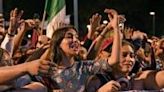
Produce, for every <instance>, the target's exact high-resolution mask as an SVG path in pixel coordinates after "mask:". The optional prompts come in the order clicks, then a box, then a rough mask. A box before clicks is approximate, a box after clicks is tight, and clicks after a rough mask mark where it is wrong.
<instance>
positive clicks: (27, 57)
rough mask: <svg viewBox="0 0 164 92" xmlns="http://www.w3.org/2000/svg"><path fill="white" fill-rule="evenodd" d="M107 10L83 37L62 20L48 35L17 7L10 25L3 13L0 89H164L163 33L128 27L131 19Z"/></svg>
mask: <svg viewBox="0 0 164 92" xmlns="http://www.w3.org/2000/svg"><path fill="white" fill-rule="evenodd" d="M104 12H105V13H106V14H107V15H108V18H109V22H108V23H107V24H102V23H101V17H102V16H101V15H99V14H98V13H96V14H94V15H93V16H92V17H91V18H90V20H89V21H90V28H89V29H88V33H87V35H86V37H83V38H84V40H79V34H78V31H77V30H76V28H75V27H74V26H73V25H70V24H69V25H68V24H63V23H61V24H62V25H60V26H59V27H58V28H57V29H54V33H53V35H52V38H48V37H47V36H46V35H45V34H43V33H42V28H41V26H40V25H41V22H40V20H39V19H27V20H23V19H22V18H21V17H22V15H23V11H19V10H18V9H17V8H15V9H13V10H12V11H11V12H10V21H9V27H8V28H6V27H4V24H3V23H4V19H3V16H1V17H0V43H1V48H0V73H1V74H0V92H127V91H129V92H163V88H164V77H162V76H164V71H163V69H164V38H162V37H156V36H148V35H147V34H146V33H144V32H142V31H140V30H137V29H136V28H132V27H129V26H127V25H125V27H124V22H125V21H128V20H126V19H125V17H124V16H122V15H119V13H118V12H117V11H116V10H114V9H105V10H104ZM122 21H123V22H122ZM28 31H30V32H31V33H33V35H32V38H31V39H27V38H25V34H26V33H27V32H28ZM24 39H26V41H27V42H26V44H25V45H22V43H23V40H24Z"/></svg>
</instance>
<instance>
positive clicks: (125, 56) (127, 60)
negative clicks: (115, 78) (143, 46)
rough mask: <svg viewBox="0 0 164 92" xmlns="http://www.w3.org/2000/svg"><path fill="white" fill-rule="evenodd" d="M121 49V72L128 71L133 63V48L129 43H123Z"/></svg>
mask: <svg viewBox="0 0 164 92" xmlns="http://www.w3.org/2000/svg"><path fill="white" fill-rule="evenodd" d="M121 50H122V57H121V62H120V69H121V71H122V72H123V73H129V72H130V71H131V70H132V68H133V66H134V64H135V58H134V57H135V56H134V50H133V48H132V47H131V46H130V45H123V46H122V49H121Z"/></svg>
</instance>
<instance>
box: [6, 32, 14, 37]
mask: <svg viewBox="0 0 164 92" xmlns="http://www.w3.org/2000/svg"><path fill="white" fill-rule="evenodd" d="M7 34H8V35H9V36H10V37H13V36H14V35H15V34H10V33H7Z"/></svg>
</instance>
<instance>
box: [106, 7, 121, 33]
mask: <svg viewBox="0 0 164 92" xmlns="http://www.w3.org/2000/svg"><path fill="white" fill-rule="evenodd" d="M104 12H105V13H107V14H108V18H109V20H110V22H109V23H108V25H107V27H108V29H114V30H115V29H118V18H119V17H118V13H117V11H115V10H113V9H105V11H104Z"/></svg>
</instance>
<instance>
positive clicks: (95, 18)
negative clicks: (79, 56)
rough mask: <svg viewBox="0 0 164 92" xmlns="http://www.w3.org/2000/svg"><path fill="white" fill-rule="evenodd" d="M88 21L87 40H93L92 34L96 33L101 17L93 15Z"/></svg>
mask: <svg viewBox="0 0 164 92" xmlns="http://www.w3.org/2000/svg"><path fill="white" fill-rule="evenodd" d="M89 21H90V29H89V30H88V35H87V36H88V38H90V39H93V38H94V37H92V36H93V34H94V33H95V32H96V30H97V28H98V27H99V26H100V21H101V15H99V14H98V13H96V14H94V15H93V16H92V18H90V19H89Z"/></svg>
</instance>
